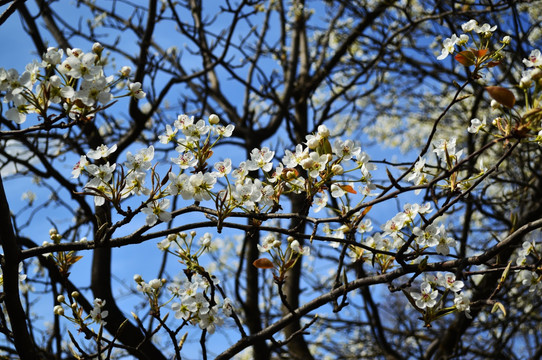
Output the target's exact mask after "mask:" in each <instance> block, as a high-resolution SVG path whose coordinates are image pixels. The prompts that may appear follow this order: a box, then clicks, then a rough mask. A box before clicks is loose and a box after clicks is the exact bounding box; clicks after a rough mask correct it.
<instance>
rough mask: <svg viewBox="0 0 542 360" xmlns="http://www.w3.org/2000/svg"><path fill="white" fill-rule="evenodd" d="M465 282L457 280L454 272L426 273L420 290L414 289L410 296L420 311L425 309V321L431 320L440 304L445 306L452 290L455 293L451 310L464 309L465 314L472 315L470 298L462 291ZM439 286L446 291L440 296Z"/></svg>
mask: <svg viewBox="0 0 542 360" xmlns="http://www.w3.org/2000/svg"><path fill="white" fill-rule="evenodd" d="M464 286H465V284H464V283H463V281H461V280H456V276H455V275H454V274H453V273H450V272H447V273H441V272H437V274H436V275H429V274H425V276H424V279H423V281H422V282H421V284H420V291H419V292H417V291H412V292H411V293H410V297H411V298H412V299H413V303H414V304H415V306H416V308H417V309H418V310H420V311H425V315H426V317H425V321H426V322H430V321H431V320H433V319H431V316H434V315H436V312H435V311H433V310H434V309H437V308H438V307H439V306H444V303H443V302H444V301H445V299H446V294H447V293H449V292H452V293H453V294H454V300H453V303H454V305H453V308H452V309H449V310H457V311H464V312H465V315H466V316H467V317H468V316H470V300H469V297H468V296H466V295H465V294H462V293H461V290H462V289H463V287H464ZM439 288H441V289H442V288H443V290H444V293H443V294H442V295H441V296H440V298H439V291H438V289H439Z"/></svg>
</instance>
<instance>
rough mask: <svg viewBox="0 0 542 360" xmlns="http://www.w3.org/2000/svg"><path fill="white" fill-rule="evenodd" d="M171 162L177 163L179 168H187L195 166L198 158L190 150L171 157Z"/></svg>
mask: <svg viewBox="0 0 542 360" xmlns="http://www.w3.org/2000/svg"><path fill="white" fill-rule="evenodd" d="M171 162H172V163H174V164H177V165H179V167H180V168H181V169H188V168H190V167H193V166H196V164H197V163H198V159H196V157H195V156H194V154H193V153H191V152H185V153H181V154H179V156H177V157H176V158H171Z"/></svg>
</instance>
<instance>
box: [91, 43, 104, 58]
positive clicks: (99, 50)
mask: <svg viewBox="0 0 542 360" xmlns="http://www.w3.org/2000/svg"><path fill="white" fill-rule="evenodd" d="M102 51H104V47H103V45H102V44H100V43H99V42H95V43H94V45H92V52H93V53H95V54H96V55H98V56H100V55H101V54H102Z"/></svg>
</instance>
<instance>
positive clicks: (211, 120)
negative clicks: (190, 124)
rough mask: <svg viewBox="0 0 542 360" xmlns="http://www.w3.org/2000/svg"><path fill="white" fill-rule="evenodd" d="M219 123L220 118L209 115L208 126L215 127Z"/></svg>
mask: <svg viewBox="0 0 542 360" xmlns="http://www.w3.org/2000/svg"><path fill="white" fill-rule="evenodd" d="M219 122H220V118H219V117H218V115H216V114H211V115H209V124H211V125H216V124H218V123H219Z"/></svg>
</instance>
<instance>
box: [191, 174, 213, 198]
mask: <svg viewBox="0 0 542 360" xmlns="http://www.w3.org/2000/svg"><path fill="white" fill-rule="evenodd" d="M189 182H190V185H191V186H192V188H193V189H194V200H196V201H202V200H210V199H211V195H210V194H209V191H210V190H212V189H213V187H214V185H215V183H216V177H215V176H214V175H213V174H212V173H205V174H203V173H202V172H201V171H200V172H198V173H197V174H193V175H191V176H190V179H189Z"/></svg>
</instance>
